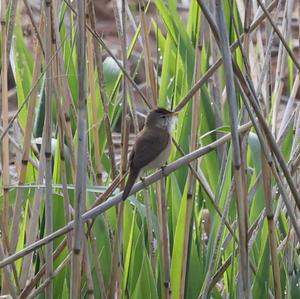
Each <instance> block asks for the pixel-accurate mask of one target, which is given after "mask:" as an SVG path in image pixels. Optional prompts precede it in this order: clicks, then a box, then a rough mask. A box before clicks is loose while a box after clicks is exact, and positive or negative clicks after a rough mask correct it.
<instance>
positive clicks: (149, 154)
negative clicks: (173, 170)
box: [129, 128, 170, 169]
mask: <svg viewBox="0 0 300 299" xmlns="http://www.w3.org/2000/svg"><path fill="white" fill-rule="evenodd" d="M157 130H160V131H159V132H158V131H157ZM153 136H155V139H154V138H153ZM169 142H170V135H169V133H168V131H166V130H163V129H157V128H156V129H155V130H154V129H150V128H147V130H142V131H141V132H140V133H139V134H138V136H137V138H136V141H135V145H134V147H133V149H132V152H131V154H130V158H129V165H130V167H134V168H137V169H141V168H143V167H145V166H146V165H147V164H149V163H150V162H151V161H152V160H154V159H155V158H156V157H157V156H158V155H159V154H160V153H161V152H162V151H163V150H164V149H165V148H166V147H167V145H168V143H169Z"/></svg>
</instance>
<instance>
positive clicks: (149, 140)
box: [122, 108, 177, 200]
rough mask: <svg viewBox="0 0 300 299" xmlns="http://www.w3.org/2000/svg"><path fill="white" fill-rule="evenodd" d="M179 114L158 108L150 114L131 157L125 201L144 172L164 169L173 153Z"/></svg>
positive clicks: (123, 196)
mask: <svg viewBox="0 0 300 299" xmlns="http://www.w3.org/2000/svg"><path fill="white" fill-rule="evenodd" d="M176 114H177V112H172V111H169V110H166V109H164V108H157V109H155V110H152V111H150V112H149V114H148V115H147V118H146V122H145V126H144V128H143V130H142V131H141V132H140V133H139V134H138V135H137V137H136V141H135V144H134V146H133V149H132V151H131V153H130V157H129V176H128V179H127V183H126V186H125V188H124V192H123V195H122V199H123V200H125V199H126V198H127V196H128V194H129V192H130V190H131V188H132V186H133V185H134V183H135V181H136V179H137V178H138V177H139V176H142V175H143V172H144V171H146V170H149V169H153V168H159V167H162V166H163V165H164V164H165V163H166V162H167V160H168V157H169V155H170V151H171V143H172V136H171V133H172V129H173V127H174V124H175V117H176Z"/></svg>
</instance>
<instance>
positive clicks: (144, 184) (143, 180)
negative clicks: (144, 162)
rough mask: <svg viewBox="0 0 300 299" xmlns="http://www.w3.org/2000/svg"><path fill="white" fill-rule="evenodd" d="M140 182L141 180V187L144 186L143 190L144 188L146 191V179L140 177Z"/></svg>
mask: <svg viewBox="0 0 300 299" xmlns="http://www.w3.org/2000/svg"><path fill="white" fill-rule="evenodd" d="M140 180H141V182H142V184H143V186H144V188H146V189H147V187H148V186H147V185H146V179H145V178H144V177H142V176H141V177H140Z"/></svg>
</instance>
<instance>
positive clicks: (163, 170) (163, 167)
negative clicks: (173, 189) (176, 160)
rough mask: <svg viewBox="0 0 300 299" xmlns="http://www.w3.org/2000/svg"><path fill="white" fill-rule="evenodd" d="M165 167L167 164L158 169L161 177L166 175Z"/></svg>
mask: <svg viewBox="0 0 300 299" xmlns="http://www.w3.org/2000/svg"><path fill="white" fill-rule="evenodd" d="M166 166H167V163H166V164H165V165H163V166H161V167H160V168H161V172H162V175H163V176H166V174H165V168H166Z"/></svg>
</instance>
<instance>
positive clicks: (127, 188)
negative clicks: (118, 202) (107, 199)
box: [122, 169, 139, 200]
mask: <svg viewBox="0 0 300 299" xmlns="http://www.w3.org/2000/svg"><path fill="white" fill-rule="evenodd" d="M138 176H139V173H138V172H135V171H132V169H131V170H130V172H129V176H128V179H127V182H126V185H125V188H124V191H123V194H122V200H125V199H126V198H127V196H128V194H129V192H130V191H131V188H132V186H133V185H134V183H135V181H136V179H137V177H138Z"/></svg>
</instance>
